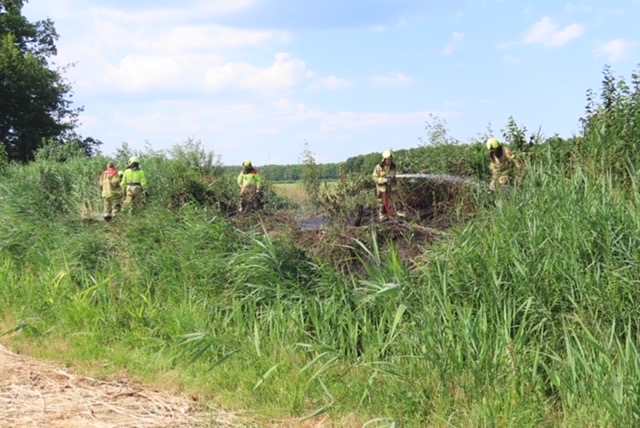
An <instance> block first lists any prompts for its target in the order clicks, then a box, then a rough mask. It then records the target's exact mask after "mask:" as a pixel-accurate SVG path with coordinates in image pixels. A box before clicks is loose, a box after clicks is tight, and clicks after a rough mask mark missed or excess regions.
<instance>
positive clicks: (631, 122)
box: [575, 66, 640, 185]
mask: <svg viewBox="0 0 640 428" xmlns="http://www.w3.org/2000/svg"><path fill="white" fill-rule="evenodd" d="M581 122H582V125H583V138H581V139H580V140H578V141H577V143H578V144H577V145H576V146H577V147H576V156H575V157H576V162H577V163H578V164H585V165H589V171H590V172H591V173H592V174H595V175H598V174H600V172H601V171H611V172H612V173H613V174H614V175H615V176H616V177H619V178H620V180H621V183H623V184H624V185H629V183H630V181H631V180H632V178H633V177H634V176H635V175H636V174H637V167H636V165H638V164H640V154H639V153H640V151H639V150H638V141H639V140H640V70H637V71H635V72H634V73H632V75H631V85H629V84H628V83H627V82H626V80H625V79H624V78H622V77H619V78H616V77H615V76H614V75H613V73H612V71H611V68H610V67H608V66H606V67H605V68H604V70H603V80H602V87H601V92H600V101H598V96H597V94H596V93H595V92H594V91H593V90H589V91H587V106H586V108H585V117H583V118H582V119H581Z"/></svg>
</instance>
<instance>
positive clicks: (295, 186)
mask: <svg viewBox="0 0 640 428" xmlns="http://www.w3.org/2000/svg"><path fill="white" fill-rule="evenodd" d="M273 189H274V190H275V192H276V193H277V194H278V196H280V197H282V198H286V199H289V200H291V201H293V202H297V203H300V204H302V203H305V202H308V201H309V195H307V192H305V190H304V187H303V186H302V182H301V181H296V182H293V183H274V185H273Z"/></svg>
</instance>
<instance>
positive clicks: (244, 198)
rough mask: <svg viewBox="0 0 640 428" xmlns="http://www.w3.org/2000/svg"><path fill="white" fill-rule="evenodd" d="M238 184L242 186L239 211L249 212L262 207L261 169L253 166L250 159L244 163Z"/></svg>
mask: <svg viewBox="0 0 640 428" xmlns="http://www.w3.org/2000/svg"><path fill="white" fill-rule="evenodd" d="M238 186H240V207H239V212H241V213H242V212H248V211H251V210H259V209H261V208H262V200H261V198H260V196H261V193H260V192H261V191H262V175H260V171H258V170H257V169H255V168H254V167H253V164H252V163H251V161H250V160H246V161H244V162H243V163H242V171H240V174H239V175H238Z"/></svg>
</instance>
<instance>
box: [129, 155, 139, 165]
mask: <svg viewBox="0 0 640 428" xmlns="http://www.w3.org/2000/svg"><path fill="white" fill-rule="evenodd" d="M134 163H140V159H138V156H131V157H130V158H129V165H131V164H134Z"/></svg>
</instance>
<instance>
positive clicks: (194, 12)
mask: <svg viewBox="0 0 640 428" xmlns="http://www.w3.org/2000/svg"><path fill="white" fill-rule="evenodd" d="M255 3H256V2H255V0H234V1H229V0H217V1H196V2H193V1H184V2H182V6H181V7H171V8H166V7H165V8H163V7H156V8H148V9H142V10H139V11H132V10H117V9H112V8H91V9H82V8H81V7H79V8H78V9H77V10H75V11H72V10H69V11H68V12H67V13H68V14H70V15H77V14H90V15H92V16H94V17H95V18H102V19H111V20H115V21H118V22H120V23H123V24H127V25H128V26H131V25H135V26H143V25H158V24H162V23H168V22H176V21H186V20H191V19H199V20H200V19H202V18H204V17H208V18H215V17H218V16H222V15H228V14H231V13H236V12H240V11H243V10H247V9H250V8H251V7H253V6H254V5H255Z"/></svg>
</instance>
